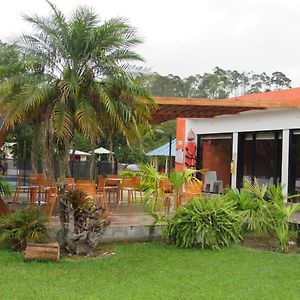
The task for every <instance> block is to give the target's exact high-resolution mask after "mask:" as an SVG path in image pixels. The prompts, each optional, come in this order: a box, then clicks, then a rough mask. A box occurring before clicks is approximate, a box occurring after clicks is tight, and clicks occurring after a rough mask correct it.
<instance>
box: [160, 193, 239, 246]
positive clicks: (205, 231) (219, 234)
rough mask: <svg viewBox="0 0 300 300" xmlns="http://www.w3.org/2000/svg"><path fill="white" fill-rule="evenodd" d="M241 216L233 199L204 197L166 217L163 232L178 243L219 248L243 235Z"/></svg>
mask: <svg viewBox="0 0 300 300" xmlns="http://www.w3.org/2000/svg"><path fill="white" fill-rule="evenodd" d="M241 231H242V217H241V215H240V213H239V212H238V211H237V210H236V207H235V203H234V201H229V200H226V198H224V197H222V196H219V197H214V198H208V197H203V198H199V199H197V200H192V201H191V202H190V203H188V204H186V205H184V206H180V207H179V208H178V209H177V210H176V213H175V215H174V216H173V217H171V218H170V219H169V220H168V225H167V228H166V236H167V237H168V238H169V240H170V242H171V243H173V244H175V245H176V246H180V247H193V246H196V245H198V246H200V247H201V248H211V249H220V248H221V247H222V246H229V244H230V243H231V242H232V241H233V242H236V243H237V242H238V241H239V240H240V239H242V236H241Z"/></svg>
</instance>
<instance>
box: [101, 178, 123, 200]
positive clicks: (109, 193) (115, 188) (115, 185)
mask: <svg viewBox="0 0 300 300" xmlns="http://www.w3.org/2000/svg"><path fill="white" fill-rule="evenodd" d="M120 184H121V179H120V178H119V177H109V178H106V179H105V182H104V192H105V193H104V194H105V197H106V201H107V200H108V201H107V203H109V204H110V203H111V201H110V200H111V197H112V200H113V203H117V204H118V203H119V200H120Z"/></svg>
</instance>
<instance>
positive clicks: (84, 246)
mask: <svg viewBox="0 0 300 300" xmlns="http://www.w3.org/2000/svg"><path fill="white" fill-rule="evenodd" d="M79 197H82V195H81V194H80V193H79V192H78V191H72V192H68V194H67V196H66V197H65V198H63V199H62V202H61V203H62V210H61V211H62V225H63V230H64V238H65V246H66V250H67V251H68V252H69V253H73V254H77V255H88V254H90V253H92V252H93V251H94V250H95V249H96V247H97V245H98V243H99V241H100V239H101V237H102V235H103V233H104V232H105V230H106V228H107V227H108V226H109V225H110V214H109V212H108V211H107V210H106V209H103V208H97V207H95V206H91V207H90V208H86V207H82V206H81V208H80V213H79V214H78V207H80V204H79V206H78V200H79V201H80V199H79ZM67 198H68V199H67ZM76 203H77V204H76Z"/></svg>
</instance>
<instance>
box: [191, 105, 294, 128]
mask: <svg viewBox="0 0 300 300" xmlns="http://www.w3.org/2000/svg"><path fill="white" fill-rule="evenodd" d="M190 128H192V130H193V131H194V132H195V133H196V134H207V133H232V132H245V131H264V130H283V129H296V128H300V109H299V108H298V109H273V110H261V111H249V112H244V113H241V114H238V115H228V116H220V117H215V118H208V119H204V118H203V119H187V123H186V131H187V132H188V131H189V130H190Z"/></svg>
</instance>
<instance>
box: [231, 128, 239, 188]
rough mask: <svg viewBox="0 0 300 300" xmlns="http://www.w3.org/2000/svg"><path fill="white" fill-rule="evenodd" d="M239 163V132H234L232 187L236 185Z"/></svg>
mask: <svg viewBox="0 0 300 300" xmlns="http://www.w3.org/2000/svg"><path fill="white" fill-rule="evenodd" d="M237 163H238V132H234V133H233V134H232V158H231V164H232V167H231V187H232V188H235V187H236V180H237V176H236V174H237Z"/></svg>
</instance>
